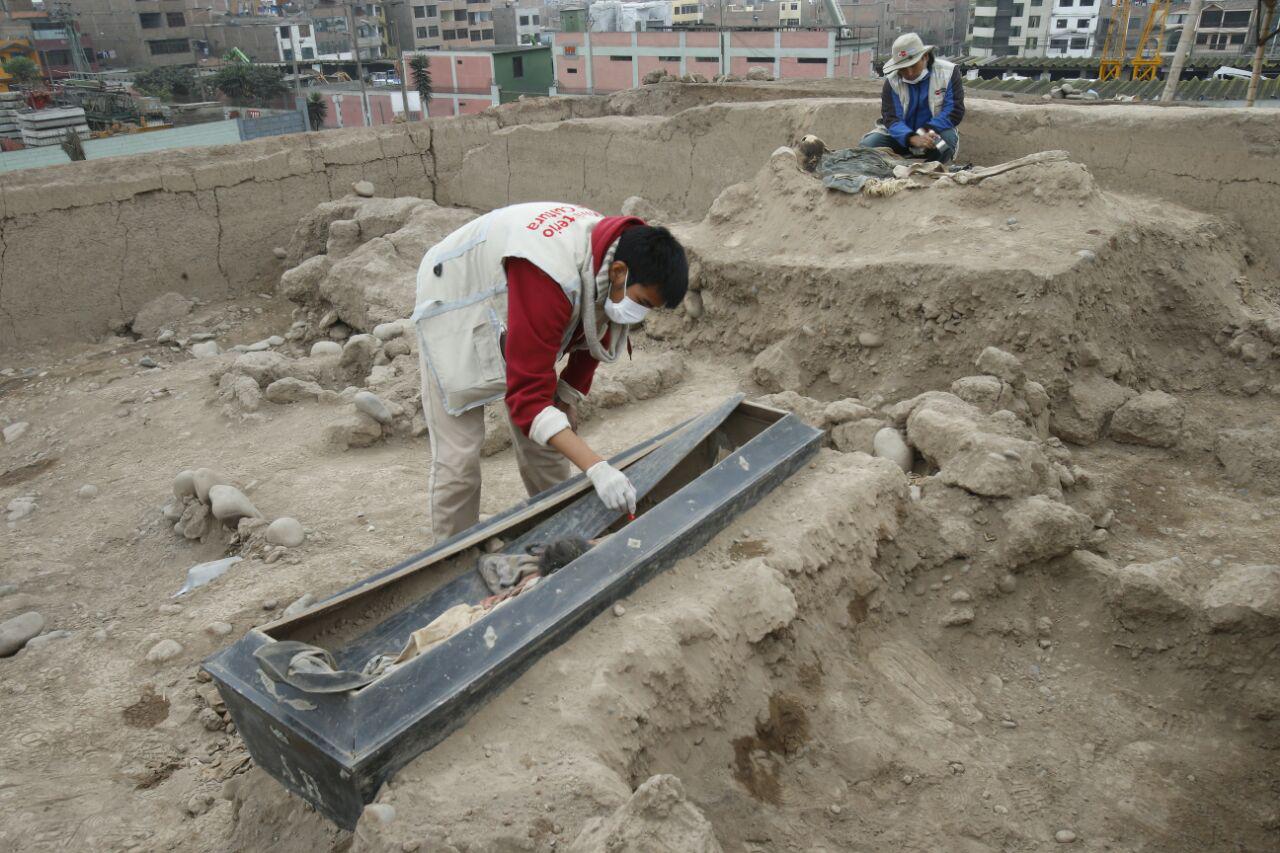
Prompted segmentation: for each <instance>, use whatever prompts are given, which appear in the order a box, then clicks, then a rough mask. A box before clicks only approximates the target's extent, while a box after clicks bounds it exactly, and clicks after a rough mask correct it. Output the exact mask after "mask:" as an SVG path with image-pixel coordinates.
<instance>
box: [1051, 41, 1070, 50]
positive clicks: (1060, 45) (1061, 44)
mask: <svg viewBox="0 0 1280 853" xmlns="http://www.w3.org/2000/svg"><path fill="white" fill-rule="evenodd" d="M1049 49H1050V50H1066V49H1067V40H1066V39H1050V40H1049Z"/></svg>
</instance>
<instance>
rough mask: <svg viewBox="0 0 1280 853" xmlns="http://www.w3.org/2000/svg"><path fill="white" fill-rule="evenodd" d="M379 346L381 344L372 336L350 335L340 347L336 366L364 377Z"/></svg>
mask: <svg viewBox="0 0 1280 853" xmlns="http://www.w3.org/2000/svg"><path fill="white" fill-rule="evenodd" d="M381 346H382V342H381V341H379V340H378V339H377V338H375V337H374V336H373V335H352V336H351V337H350V338H348V339H347V342H346V343H345V344H343V345H342V355H341V356H340V357H339V359H338V366H339V367H342V368H345V369H347V370H350V371H352V372H353V373H354V374H356V375H359V376H364V375H365V374H367V373H368V372H369V368H370V367H371V366H372V365H373V358H374V356H375V355H377V354H378V348H379V347H381Z"/></svg>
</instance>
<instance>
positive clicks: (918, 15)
mask: <svg viewBox="0 0 1280 853" xmlns="http://www.w3.org/2000/svg"><path fill="white" fill-rule="evenodd" d="M783 5H784V6H785V5H786V3H785V0H784V3H783ZM812 8H813V9H814V12H815V13H816V12H818V11H823V12H825V10H823V9H822V4H817V5H815V6H814V7H812ZM840 11H841V12H843V13H844V17H845V21H846V22H847V23H848V24H849V26H851V27H854V28H855V29H856V30H857V31H858V32H860V33H864V34H866V35H867V36H872V37H874V38H875V40H876V45H877V51H878V52H879V53H880V54H881V55H884V54H887V53H888V52H889V48H890V46H892V44H893V40H894V39H896V38H897V37H898V36H900V35H902V34H903V33H918V34H919V35H920V38H921V39H923V40H924V43H925V44H932V45H936V46H937V48H938V51H939V52H940V53H945V54H959V53H962V52H963V44H964V41H965V33H966V31H967V30H968V26H969V5H968V0H874V2H866V3H858V4H853V5H849V4H846V3H841V4H840ZM814 17H816V15H815V16H814ZM826 17H829V16H826ZM804 23H805V24H806V25H812V24H821V23H822V21H815V20H814V19H813V17H810V18H807V19H806V20H805V22H804Z"/></svg>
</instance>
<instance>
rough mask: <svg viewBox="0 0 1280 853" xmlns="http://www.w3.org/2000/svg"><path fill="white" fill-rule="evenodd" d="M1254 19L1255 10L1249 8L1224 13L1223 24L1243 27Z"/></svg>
mask: <svg viewBox="0 0 1280 853" xmlns="http://www.w3.org/2000/svg"><path fill="white" fill-rule="evenodd" d="M1252 20H1253V12H1252V11H1250V10H1248V9H1245V10H1244V11H1241V12H1223V13H1222V26H1224V27H1240V28H1241V29H1243V28H1244V27H1247V26H1249V23H1250V22H1251V21H1252Z"/></svg>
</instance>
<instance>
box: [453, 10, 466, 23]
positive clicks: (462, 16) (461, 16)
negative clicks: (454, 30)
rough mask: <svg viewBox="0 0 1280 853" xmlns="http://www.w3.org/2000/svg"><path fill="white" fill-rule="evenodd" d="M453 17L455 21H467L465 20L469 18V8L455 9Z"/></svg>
mask: <svg viewBox="0 0 1280 853" xmlns="http://www.w3.org/2000/svg"><path fill="white" fill-rule="evenodd" d="M453 19H454V20H455V21H465V20H466V19H467V10H466V9H454V10H453Z"/></svg>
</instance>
